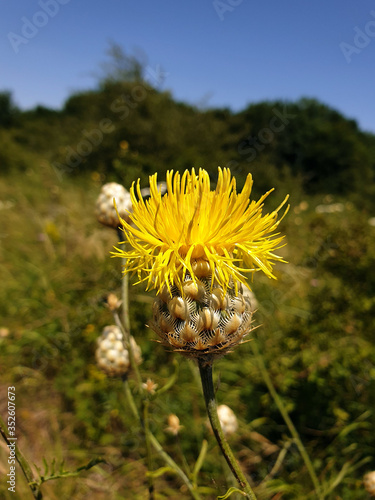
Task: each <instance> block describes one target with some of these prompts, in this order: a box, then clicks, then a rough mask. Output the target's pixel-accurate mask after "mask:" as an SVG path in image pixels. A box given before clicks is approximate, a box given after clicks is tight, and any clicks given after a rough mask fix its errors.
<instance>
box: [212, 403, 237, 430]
mask: <svg viewBox="0 0 375 500" xmlns="http://www.w3.org/2000/svg"><path fill="white" fill-rule="evenodd" d="M217 414H218V417H219V420H220V424H221V427H222V429H223V432H224V434H225V435H226V436H230V434H234V433H235V432H236V431H237V429H238V422H237V417H236V415H235V414H234V412H233V410H231V408H229V406H227V405H220V406H218V408H217Z"/></svg>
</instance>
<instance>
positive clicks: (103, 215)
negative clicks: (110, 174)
mask: <svg viewBox="0 0 375 500" xmlns="http://www.w3.org/2000/svg"><path fill="white" fill-rule="evenodd" d="M113 199H115V202H116V206H117V210H118V213H119V214H120V216H121V217H122V218H123V219H124V220H126V221H127V222H129V212H131V211H132V203H131V198H130V193H129V192H128V191H127V190H126V189H125V188H124V186H121V184H117V183H116V182H109V183H108V184H104V186H102V189H101V191H100V194H99V196H98V199H97V201H96V208H95V213H96V217H97V219H98V221H99V222H101V223H102V224H104V225H105V226H109V227H113V228H115V229H117V228H118V227H119V226H120V221H119V218H118V215H117V212H116V208H115V206H114V203H113Z"/></svg>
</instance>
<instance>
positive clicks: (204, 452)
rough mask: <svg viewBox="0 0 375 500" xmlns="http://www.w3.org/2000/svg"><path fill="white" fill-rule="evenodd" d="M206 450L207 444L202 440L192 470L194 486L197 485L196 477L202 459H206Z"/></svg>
mask: <svg viewBox="0 0 375 500" xmlns="http://www.w3.org/2000/svg"><path fill="white" fill-rule="evenodd" d="M207 448H208V442H207V441H206V440H205V439H203V442H202V447H201V451H200V452H199V456H198V458H197V461H196V462H195V465H194V470H193V483H194V484H196V483H197V476H198V474H199V471H200V470H201V467H202V465H203V462H204V459H205V457H206V453H207Z"/></svg>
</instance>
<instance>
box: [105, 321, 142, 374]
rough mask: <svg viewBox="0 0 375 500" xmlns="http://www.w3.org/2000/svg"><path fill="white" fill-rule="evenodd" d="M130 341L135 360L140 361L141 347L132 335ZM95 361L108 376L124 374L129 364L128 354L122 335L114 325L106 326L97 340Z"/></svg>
mask: <svg viewBox="0 0 375 500" xmlns="http://www.w3.org/2000/svg"><path fill="white" fill-rule="evenodd" d="M130 342H131V344H132V348H133V351H134V357H135V362H136V363H137V364H140V363H141V362H142V358H141V349H140V347H139V346H138V345H137V344H136V342H135V340H134V338H133V337H131V339H130ZM97 345H98V347H97V349H96V353H95V357H96V361H97V363H98V366H99V368H100V369H101V370H103V371H104V372H105V373H106V374H107V375H109V376H110V377H116V376H117V377H118V376H121V375H124V374H125V373H126V372H127V371H128V370H129V366H130V356H129V352H128V350H127V348H126V347H125V345H124V342H123V335H122V332H121V330H120V328H118V327H117V326H116V325H110V326H106V327H105V328H104V329H103V332H102V334H101V336H100V337H99V338H98V340H97Z"/></svg>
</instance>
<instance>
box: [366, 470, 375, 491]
mask: <svg viewBox="0 0 375 500" xmlns="http://www.w3.org/2000/svg"><path fill="white" fill-rule="evenodd" d="M363 485H364V487H365V490H366V491H367V492H368V493H369V494H370V495H371V496H372V497H375V471H372V472H369V473H368V474H366V475H365V476H364V478H363Z"/></svg>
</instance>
